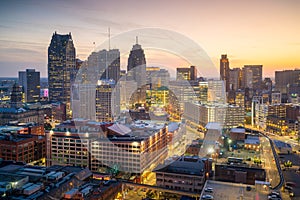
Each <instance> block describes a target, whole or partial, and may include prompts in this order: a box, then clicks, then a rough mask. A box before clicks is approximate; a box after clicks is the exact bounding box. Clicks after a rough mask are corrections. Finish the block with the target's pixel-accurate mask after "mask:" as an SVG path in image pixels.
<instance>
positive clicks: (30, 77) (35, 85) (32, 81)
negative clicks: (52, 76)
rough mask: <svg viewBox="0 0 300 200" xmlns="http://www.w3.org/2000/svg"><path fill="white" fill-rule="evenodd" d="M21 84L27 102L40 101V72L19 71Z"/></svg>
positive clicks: (31, 70) (32, 70)
mask: <svg viewBox="0 0 300 200" xmlns="http://www.w3.org/2000/svg"><path fill="white" fill-rule="evenodd" d="M19 84H20V85H21V86H22V87H23V91H24V93H25V101H26V102H38V101H40V88H41V86H40V72H36V71H35V70H34V69H26V71H19Z"/></svg>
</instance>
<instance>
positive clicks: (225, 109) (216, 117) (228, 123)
mask: <svg viewBox="0 0 300 200" xmlns="http://www.w3.org/2000/svg"><path fill="white" fill-rule="evenodd" d="M184 105H185V107H184V117H185V119H187V120H189V121H192V122H194V123H196V124H199V128H200V129H202V128H204V127H205V126H206V124H207V123H209V122H217V123H220V124H221V126H222V127H223V128H234V127H237V126H240V125H243V124H244V108H243V107H240V106H237V105H228V104H197V103H191V102H186V103H185V104H184Z"/></svg>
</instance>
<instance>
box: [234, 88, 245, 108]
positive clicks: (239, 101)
mask: <svg viewBox="0 0 300 200" xmlns="http://www.w3.org/2000/svg"><path fill="white" fill-rule="evenodd" d="M235 104H236V105H238V106H240V107H245V92H244V91H242V90H238V91H236V92H235Z"/></svg>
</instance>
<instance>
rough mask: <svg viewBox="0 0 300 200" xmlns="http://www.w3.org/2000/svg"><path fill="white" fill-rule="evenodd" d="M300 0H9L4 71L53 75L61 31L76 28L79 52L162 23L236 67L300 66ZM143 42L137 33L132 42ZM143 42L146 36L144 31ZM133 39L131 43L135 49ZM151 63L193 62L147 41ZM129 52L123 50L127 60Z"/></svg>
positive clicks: (1, 31)
mask: <svg viewBox="0 0 300 200" xmlns="http://www.w3.org/2000/svg"><path fill="white" fill-rule="evenodd" d="M299 10H300V1H298V0H252V1H239V0H209V1H207V0H206V1H204V0H188V1H183V0H164V1H162V0H151V1H146V0H120V1H117V0H51V1H46V0H45V1H43V0H1V1H0V77H6V76H9V77H16V76H17V75H18V71H20V70H25V69H26V68H35V69H36V70H38V71H40V72H41V76H42V77H46V76H47V48H48V46H49V44H50V40H51V37H52V34H53V33H54V31H57V33H59V34H67V33H69V32H71V33H72V37H73V40H74V44H75V48H76V54H77V57H78V58H80V59H82V60H85V59H86V58H87V57H88V55H89V54H90V53H91V52H92V51H93V50H95V48H96V47H97V46H99V45H101V44H103V42H105V41H106V40H107V37H108V36H107V35H108V34H107V32H108V27H110V30H111V36H112V42H111V47H112V48H118V44H117V43H116V42H115V43H114V40H113V38H114V37H115V36H118V35H120V34H123V33H124V32H128V31H131V30H135V29H143V28H160V29H167V30H170V31H174V32H177V33H179V34H181V35H183V36H184V37H186V38H189V39H190V40H192V41H194V42H195V43H196V44H198V45H199V46H200V47H201V48H202V49H203V50H204V51H205V52H206V54H207V55H208V56H209V58H210V59H211V60H212V62H213V63H214V64H215V66H216V68H217V69H218V68H219V59H220V57H221V54H227V55H228V58H229V61H230V67H231V68H234V67H242V66H243V65H249V64H262V65H263V66H264V67H263V73H264V76H268V77H273V76H274V71H275V70H285V69H294V68H299V67H300V55H299V54H300V26H299V24H300V22H299V21H300V12H299ZM130 43H132V45H133V44H134V43H135V38H134V37H133V38H132V41H129V44H130ZM139 43H140V44H141V45H142V46H143V38H142V37H140V38H139ZM131 48H132V46H130V45H129V46H128V50H127V51H128V52H129V51H130V49H131ZM145 54H146V59H147V65H148V66H156V65H158V66H167V68H173V69H175V68H176V67H188V65H189V64H193V63H190V62H188V61H186V60H183V59H181V58H180V55H174V54H172V52H171V51H170V52H167V53H166V52H165V53H161V52H160V51H154V50H153V49H145ZM126 56H127V55H126V54H125V55H124V56H123V57H124V58H121V66H122V68H126V65H127V60H126Z"/></svg>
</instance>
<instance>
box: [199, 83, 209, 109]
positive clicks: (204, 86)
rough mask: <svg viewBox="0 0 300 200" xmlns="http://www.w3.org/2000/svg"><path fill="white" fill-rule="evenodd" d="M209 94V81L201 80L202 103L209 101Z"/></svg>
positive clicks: (200, 93)
mask: <svg viewBox="0 0 300 200" xmlns="http://www.w3.org/2000/svg"><path fill="white" fill-rule="evenodd" d="M207 95H208V82H206V81H201V82H199V101H200V103H201V104H206V103H207Z"/></svg>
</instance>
